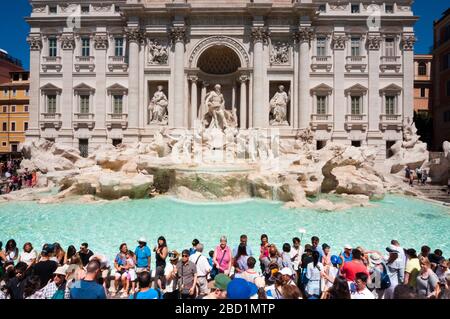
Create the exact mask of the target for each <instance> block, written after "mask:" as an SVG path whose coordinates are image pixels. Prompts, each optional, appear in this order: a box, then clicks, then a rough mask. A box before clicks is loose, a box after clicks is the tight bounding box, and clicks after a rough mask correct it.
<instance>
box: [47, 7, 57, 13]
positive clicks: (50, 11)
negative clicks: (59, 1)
mask: <svg viewBox="0 0 450 319" xmlns="http://www.w3.org/2000/svg"><path fill="white" fill-rule="evenodd" d="M48 12H49V13H51V14H55V13H57V12H58V7H57V6H48Z"/></svg>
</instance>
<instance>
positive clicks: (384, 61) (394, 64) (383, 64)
mask: <svg viewBox="0 0 450 319" xmlns="http://www.w3.org/2000/svg"><path fill="white" fill-rule="evenodd" d="M401 68H402V62H401V57H400V56H382V57H381V61H380V70H381V72H386V70H394V71H395V72H396V73H398V72H400V70H401Z"/></svg>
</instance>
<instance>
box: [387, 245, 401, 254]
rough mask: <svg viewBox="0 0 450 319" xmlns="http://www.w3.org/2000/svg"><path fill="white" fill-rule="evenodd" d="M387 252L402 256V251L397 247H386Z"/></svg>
mask: <svg viewBox="0 0 450 319" xmlns="http://www.w3.org/2000/svg"><path fill="white" fill-rule="evenodd" d="M386 250H387V251H388V252H390V253H394V254H400V250H399V249H398V247H397V246H394V245H390V246H389V247H386Z"/></svg>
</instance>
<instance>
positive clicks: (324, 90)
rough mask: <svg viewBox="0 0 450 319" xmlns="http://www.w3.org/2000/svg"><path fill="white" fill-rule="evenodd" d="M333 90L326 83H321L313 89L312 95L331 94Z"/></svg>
mask: <svg viewBox="0 0 450 319" xmlns="http://www.w3.org/2000/svg"><path fill="white" fill-rule="evenodd" d="M331 92H333V88H332V87H331V86H329V85H327V84H325V83H321V84H319V85H317V86H315V87H313V88H312V89H311V94H313V93H328V94H331Z"/></svg>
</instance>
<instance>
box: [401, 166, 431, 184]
mask: <svg viewBox="0 0 450 319" xmlns="http://www.w3.org/2000/svg"><path fill="white" fill-rule="evenodd" d="M405 178H406V179H407V180H408V182H409V185H410V186H413V185H414V180H417V185H426V184H427V180H428V171H427V170H426V169H421V168H420V167H417V168H416V169H415V170H412V169H410V168H409V167H408V166H407V167H406V168H405Z"/></svg>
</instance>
